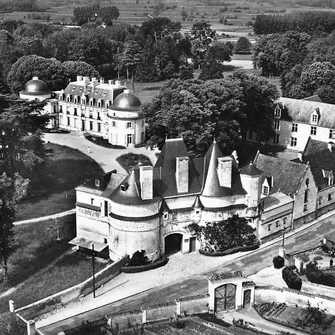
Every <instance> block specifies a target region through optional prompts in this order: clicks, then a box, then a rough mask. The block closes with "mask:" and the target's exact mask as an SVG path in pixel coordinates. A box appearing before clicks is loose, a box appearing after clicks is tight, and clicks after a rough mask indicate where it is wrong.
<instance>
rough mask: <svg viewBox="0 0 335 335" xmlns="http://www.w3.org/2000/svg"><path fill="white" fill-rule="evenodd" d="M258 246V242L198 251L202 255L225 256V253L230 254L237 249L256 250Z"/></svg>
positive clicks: (237, 250)
mask: <svg viewBox="0 0 335 335" xmlns="http://www.w3.org/2000/svg"><path fill="white" fill-rule="evenodd" d="M259 246H260V244H259V243H257V244H253V245H248V246H242V247H236V248H232V249H228V250H224V251H214V252H210V251H205V250H201V249H200V250H199V253H200V254H202V255H204V256H212V257H219V256H226V255H231V254H234V253H236V252H239V251H250V250H256V249H258V248H259Z"/></svg>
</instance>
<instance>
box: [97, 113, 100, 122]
mask: <svg viewBox="0 0 335 335" xmlns="http://www.w3.org/2000/svg"><path fill="white" fill-rule="evenodd" d="M97 120H101V117H100V112H98V113H97Z"/></svg>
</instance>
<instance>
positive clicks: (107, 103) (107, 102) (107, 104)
mask: <svg viewBox="0 0 335 335" xmlns="http://www.w3.org/2000/svg"><path fill="white" fill-rule="evenodd" d="M109 105H110V101H109V100H107V101H106V108H108V107H109Z"/></svg>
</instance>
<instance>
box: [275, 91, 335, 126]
mask: <svg viewBox="0 0 335 335" xmlns="http://www.w3.org/2000/svg"><path fill="white" fill-rule="evenodd" d="M278 102H279V103H280V104H281V105H282V106H284V111H283V112H282V118H283V119H288V120H290V121H294V122H300V123H305V124H310V120H311V114H312V113H313V112H314V111H315V110H316V109H318V111H319V122H318V124H317V125H318V126H319V127H325V128H332V129H333V128H335V105H332V104H326V103H323V102H318V101H311V100H306V99H301V100H298V99H291V98H283V97H281V98H279V100H278Z"/></svg>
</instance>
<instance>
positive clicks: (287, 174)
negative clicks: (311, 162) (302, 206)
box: [254, 152, 308, 196]
mask: <svg viewBox="0 0 335 335" xmlns="http://www.w3.org/2000/svg"><path fill="white" fill-rule="evenodd" d="M254 164H255V165H256V167H257V168H258V169H260V170H262V171H263V172H264V174H263V180H264V178H268V177H271V176H272V177H273V187H272V188H271V190H270V194H273V193H276V192H282V193H284V194H286V195H290V196H292V195H293V194H295V193H296V191H297V190H298V188H299V186H300V183H301V180H302V178H303V177H304V175H305V173H306V169H307V168H308V165H307V164H301V163H297V162H293V161H289V160H286V159H283V158H277V157H271V156H267V155H264V154H261V153H259V152H258V153H257V154H256V157H255V159H254Z"/></svg>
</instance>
